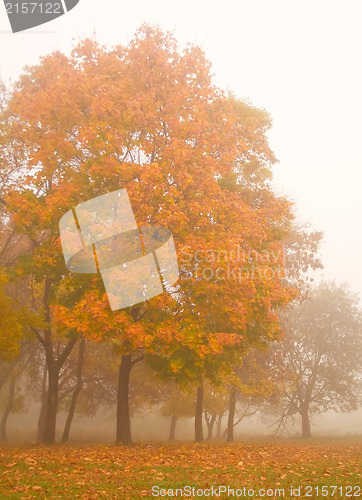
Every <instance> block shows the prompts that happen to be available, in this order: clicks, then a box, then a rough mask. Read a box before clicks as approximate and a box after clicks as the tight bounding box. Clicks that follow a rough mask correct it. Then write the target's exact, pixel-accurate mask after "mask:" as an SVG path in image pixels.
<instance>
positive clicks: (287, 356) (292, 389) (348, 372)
mask: <svg viewBox="0 0 362 500" xmlns="http://www.w3.org/2000/svg"><path fill="white" fill-rule="evenodd" d="M358 302H359V298H358V296H357V295H356V294H355V293H353V292H351V291H350V290H349V289H348V288H347V286H345V285H336V284H334V283H328V284H327V283H323V284H322V285H320V286H319V287H318V288H316V289H314V290H313V291H312V293H311V294H310V296H309V298H307V299H306V300H304V301H303V302H302V303H295V304H294V305H291V306H289V307H288V308H287V309H286V311H285V312H284V313H283V316H282V326H283V328H284V332H285V338H284V339H283V340H282V342H281V344H280V345H279V346H278V347H277V348H276V349H275V350H274V352H273V354H272V365H274V369H275V370H276V371H277V373H278V374H279V375H280V380H281V381H282V380H283V382H284V393H283V397H282V413H281V416H280V419H279V421H278V423H279V427H281V426H283V425H284V424H285V423H286V422H287V421H288V419H289V418H290V417H293V416H295V415H300V417H301V421H302V437H304V438H308V437H311V419H310V417H311V415H313V414H315V413H322V412H325V411H328V410H334V411H342V412H350V411H354V410H357V409H358V408H359V406H360V404H361V354H362V319H361V311H360V309H359V307H358Z"/></svg>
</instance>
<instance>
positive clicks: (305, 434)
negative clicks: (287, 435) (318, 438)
mask: <svg viewBox="0 0 362 500" xmlns="http://www.w3.org/2000/svg"><path fill="white" fill-rule="evenodd" d="M311 437H312V433H311V430H310V420H309V412H308V408H304V409H303V410H302V438H303V439H309V438H311Z"/></svg>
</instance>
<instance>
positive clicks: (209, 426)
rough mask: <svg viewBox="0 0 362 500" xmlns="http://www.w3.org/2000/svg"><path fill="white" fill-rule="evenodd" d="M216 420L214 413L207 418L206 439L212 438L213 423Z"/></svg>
mask: <svg viewBox="0 0 362 500" xmlns="http://www.w3.org/2000/svg"><path fill="white" fill-rule="evenodd" d="M215 420H216V413H214V414H213V415H212V416H211V418H210V419H209V421H208V422H206V423H207V438H206V439H212V431H213V429H214V424H215Z"/></svg>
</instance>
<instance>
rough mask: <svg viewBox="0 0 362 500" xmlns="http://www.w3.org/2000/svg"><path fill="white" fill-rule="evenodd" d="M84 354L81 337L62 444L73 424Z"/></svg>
mask: <svg viewBox="0 0 362 500" xmlns="http://www.w3.org/2000/svg"><path fill="white" fill-rule="evenodd" d="M84 353H85V339H84V337H82V339H81V341H80V344H79V353H78V366H77V383H76V386H75V389H74V392H73V395H72V399H71V402H70V407H69V412H68V416H67V420H66V422H65V426H64V432H63V436H62V443H66V442H67V441H68V439H69V432H70V427H71V425H72V422H73V417H74V413H75V407H76V405H77V399H78V396H79V394H80V391H81V390H82V388H83V366H84Z"/></svg>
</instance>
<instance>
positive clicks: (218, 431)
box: [216, 414, 222, 439]
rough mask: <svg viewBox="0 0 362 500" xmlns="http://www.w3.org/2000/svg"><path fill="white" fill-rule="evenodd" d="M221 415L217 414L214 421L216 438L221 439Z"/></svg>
mask: <svg viewBox="0 0 362 500" xmlns="http://www.w3.org/2000/svg"><path fill="white" fill-rule="evenodd" d="M221 425H222V415H221V414H220V415H218V417H217V423H216V439H221Z"/></svg>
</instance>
